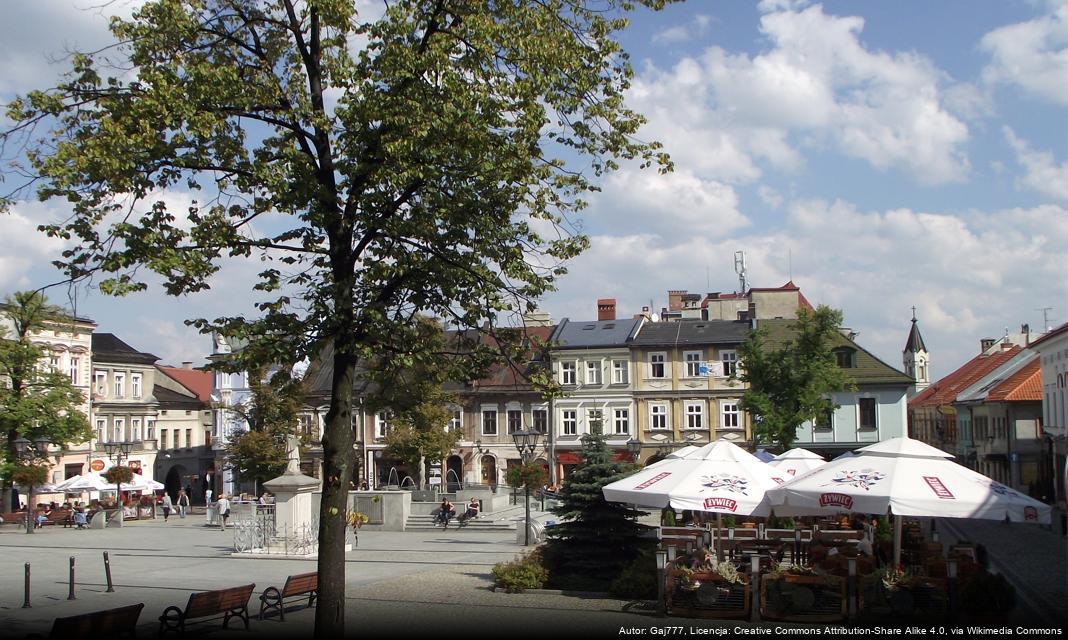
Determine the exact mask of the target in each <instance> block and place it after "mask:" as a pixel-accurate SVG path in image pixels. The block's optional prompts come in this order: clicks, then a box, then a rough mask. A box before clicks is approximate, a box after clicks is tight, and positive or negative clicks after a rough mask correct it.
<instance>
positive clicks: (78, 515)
mask: <svg viewBox="0 0 1068 640" xmlns="http://www.w3.org/2000/svg"><path fill="white" fill-rule="evenodd" d="M88 526H89V520H88V519H86V517H85V509H83V508H82V507H78V510H77V511H75V512H74V528H76V529H84V528H86V527H88Z"/></svg>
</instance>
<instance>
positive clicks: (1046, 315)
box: [1036, 307, 1053, 333]
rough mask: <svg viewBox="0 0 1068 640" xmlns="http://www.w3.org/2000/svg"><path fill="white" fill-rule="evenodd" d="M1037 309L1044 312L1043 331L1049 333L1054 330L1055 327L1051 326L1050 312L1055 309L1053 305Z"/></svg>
mask: <svg viewBox="0 0 1068 640" xmlns="http://www.w3.org/2000/svg"><path fill="white" fill-rule="evenodd" d="M1036 311H1041V312H1042V331H1043V332H1044V333H1049V332H1050V331H1053V327H1051V326H1049V312H1050V311H1053V307H1042V308H1040V309H1036Z"/></svg>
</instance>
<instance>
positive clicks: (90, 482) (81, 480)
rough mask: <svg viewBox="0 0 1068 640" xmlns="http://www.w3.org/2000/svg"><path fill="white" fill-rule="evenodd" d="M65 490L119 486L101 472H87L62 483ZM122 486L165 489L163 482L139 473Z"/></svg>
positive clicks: (131, 489)
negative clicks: (109, 480) (110, 481)
mask: <svg viewBox="0 0 1068 640" xmlns="http://www.w3.org/2000/svg"><path fill="white" fill-rule="evenodd" d="M60 486H61V487H62V488H63V490H64V491H117V490H118V486H116V485H114V484H111V483H109V482H108V481H107V480H106V479H105V478H104V476H103V475H101V474H99V473H87V474H85V475H84V476H79V477H77V478H70V479H69V480H67V481H66V482H64V483H62V484H61V485H60ZM122 488H123V489H124V490H126V491H158V490H160V489H163V484H162V483H160V482H156V481H155V480H152V479H150V478H146V477H144V476H142V475H141V474H139V473H135V474H133V478H132V479H131V480H130V481H129V482H123V483H122Z"/></svg>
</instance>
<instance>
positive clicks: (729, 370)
mask: <svg viewBox="0 0 1068 640" xmlns="http://www.w3.org/2000/svg"><path fill="white" fill-rule="evenodd" d="M719 361H720V362H722V363H723V377H724V378H729V377H731V376H732V375H734V374H735V373H737V372H738V351H736V350H735V349H722V350H721V351H720V352H719Z"/></svg>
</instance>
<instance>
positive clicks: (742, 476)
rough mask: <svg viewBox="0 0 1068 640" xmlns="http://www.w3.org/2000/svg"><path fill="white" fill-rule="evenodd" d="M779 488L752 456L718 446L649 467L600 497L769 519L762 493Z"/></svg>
mask: <svg viewBox="0 0 1068 640" xmlns="http://www.w3.org/2000/svg"><path fill="white" fill-rule="evenodd" d="M783 482H785V478H784V477H783V475H782V474H780V473H778V472H777V471H776V470H775V469H773V468H771V467H769V466H768V465H766V464H764V463H763V462H761V461H760V460H758V459H757V458H756V457H755V456H753V454H751V453H749V452H748V451H746V450H744V449H742V448H741V447H739V446H738V445H735V444H733V443H731V442H728V441H726V440H717V441H716V442H713V443H711V444H708V445H705V446H704V447H701V448H700V449H698V450H697V451H692V452H690V453H689V454H687V455H686V456H685V457H682V458H670V459H665V460H663V461H662V462H661V463H657V464H656V465H650V466H648V467H646V468H645V469H642V470H641V471H639V472H637V473H635V474H633V475H631V476H628V477H626V478H623V479H622V480H617V481H616V482H613V483H611V484H609V485H606V486H605V487H604V488H603V489H602V491H603V493H604V497H605V499H606V500H609V501H612V502H626V503H629V504H636V505H640V506H644V507H656V508H661V509H662V508H664V507H667V506H670V507H672V508H673V509H690V510H693V511H706V512H712V513H717V514H724V513H727V514H737V515H755V516H767V515H769V514H770V513H771V508H770V505H769V503H768V501H767V499H766V497H765V493H766V491H767V490H768V489H771V488H772V487H777V486H779V485H780V484H782V483H783Z"/></svg>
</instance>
